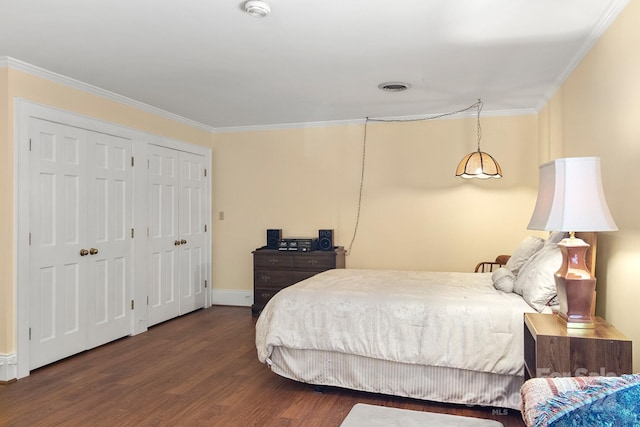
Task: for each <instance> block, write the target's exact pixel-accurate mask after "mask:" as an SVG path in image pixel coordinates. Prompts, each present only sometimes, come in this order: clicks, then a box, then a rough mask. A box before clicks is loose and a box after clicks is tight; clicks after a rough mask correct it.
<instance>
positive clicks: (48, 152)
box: [29, 118, 87, 369]
mask: <svg viewBox="0 0 640 427" xmlns="http://www.w3.org/2000/svg"><path fill="white" fill-rule="evenodd" d="M29 126H30V140H31V151H30V162H31V167H30V186H31V188H32V190H31V192H30V197H29V205H30V219H29V223H30V241H31V244H30V246H29V260H30V263H29V264H30V267H29V276H30V279H29V280H30V295H29V328H30V331H29V332H30V337H31V340H30V354H29V361H30V362H29V365H30V369H35V368H37V367H40V366H43V365H46V364H48V363H51V362H54V361H56V360H59V359H62V358H65V357H67V356H70V355H72V354H75V353H78V352H80V351H83V350H85V348H86V337H87V327H86V307H85V305H84V304H85V301H86V292H87V288H86V284H87V283H86V282H87V280H86V278H87V269H86V263H84V262H83V261H84V259H83V257H82V256H81V255H80V250H81V249H82V248H83V246H82V245H83V244H84V240H85V239H86V231H85V230H86V217H85V215H84V214H83V212H82V210H83V209H84V207H85V206H86V180H85V179H84V174H85V169H84V164H83V160H82V159H84V158H85V156H86V132H85V131H83V130H81V129H77V128H74V127H70V126H65V125H62V124H58V123H53V122H49V121H45V120H40V119H36V118H31V119H30V123H29Z"/></svg>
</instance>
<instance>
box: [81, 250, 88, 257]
mask: <svg viewBox="0 0 640 427" xmlns="http://www.w3.org/2000/svg"><path fill="white" fill-rule="evenodd" d="M87 255H89V251H88V250H86V249H80V256H87Z"/></svg>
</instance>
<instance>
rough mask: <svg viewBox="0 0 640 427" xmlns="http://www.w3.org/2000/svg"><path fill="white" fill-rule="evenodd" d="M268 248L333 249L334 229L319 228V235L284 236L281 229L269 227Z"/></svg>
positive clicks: (308, 250) (307, 250)
mask: <svg viewBox="0 0 640 427" xmlns="http://www.w3.org/2000/svg"><path fill="white" fill-rule="evenodd" d="M266 248H267V249H277V250H279V251H298V252H311V251H317V250H321V251H332V250H333V248H334V246H333V230H318V237H308V238H307V237H305V238H299V237H298V238H283V237H282V230H281V229H267V246H266Z"/></svg>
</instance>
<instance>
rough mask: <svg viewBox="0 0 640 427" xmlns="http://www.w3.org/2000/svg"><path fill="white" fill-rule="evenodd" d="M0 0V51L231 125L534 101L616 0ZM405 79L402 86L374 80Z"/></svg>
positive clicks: (523, 107)
mask: <svg viewBox="0 0 640 427" xmlns="http://www.w3.org/2000/svg"><path fill="white" fill-rule="evenodd" d="M266 1H267V2H268V3H269V5H270V6H271V14H270V15H269V16H268V17H265V18H254V17H252V16H250V15H248V14H247V13H245V12H244V9H243V4H244V2H243V1H242V0H206V1H205V0H182V1H179V0H134V1H132V0H108V1H105V0H100V1H98V0H56V1H51V0H0V57H5V56H6V57H10V58H13V59H15V60H18V61H20V62H25V63H27V64H30V65H33V66H35V67H39V68H42V69H44V70H47V71H49V72H52V73H57V74H60V75H63V76H66V77H69V78H71V79H75V80H78V81H80V82H84V83H87V84H90V85H93V86H96V87H98V88H101V89H104V90H107V91H110V92H113V93H114V94H117V95H121V96H124V97H127V98H130V99H132V100H134V101H137V102H140V103H144V104H148V105H150V106H152V107H155V108H159V109H162V110H164V111H167V112H169V113H172V114H175V115H178V116H180V117H183V118H186V119H189V120H190V121H195V122H198V123H201V124H203V125H205V126H206V127H208V128H214V129H215V130H219V129H222V130H224V129H227V130H231V129H236V128H245V127H269V126H283V125H289V124H300V123H313V122H334V121H354V120H362V119H364V118H365V117H377V118H382V117H385V118H390V117H420V116H428V115H432V114H440V113H444V112H448V111H453V110H457V109H461V108H464V107H466V106H468V105H471V104H473V103H474V102H475V101H476V99H478V98H481V99H482V100H483V102H484V109H483V112H484V113H492V112H493V113H494V114H498V113H500V114H504V113H527V112H529V113H531V112H535V111H538V110H539V109H540V108H541V107H543V106H544V105H545V103H546V102H547V100H548V99H549V98H550V97H551V96H552V95H553V93H554V92H555V90H556V89H557V88H558V87H559V85H561V84H562V82H563V81H564V79H565V78H566V77H567V76H568V75H569V73H570V72H571V71H572V70H573V68H574V67H575V66H576V65H577V63H578V62H579V61H580V60H581V59H582V57H583V56H584V55H585V54H586V52H587V51H588V50H589V48H590V47H591V46H592V45H593V44H594V43H595V41H596V40H597V38H598V37H600V35H601V34H602V33H603V32H604V30H605V29H606V28H607V26H608V25H609V24H610V23H611V22H612V21H613V19H615V17H616V16H617V15H618V14H619V13H620V11H621V10H622V8H623V7H624V6H625V5H626V3H627V0H394V1H392V0H323V1H309V0H306V1H305V0H266ZM389 81H394V82H395V81H399V82H404V83H407V84H408V85H410V88H409V90H407V91H404V92H397V93H392V92H385V91H382V90H380V89H378V87H377V86H378V84H380V83H382V82H389Z"/></svg>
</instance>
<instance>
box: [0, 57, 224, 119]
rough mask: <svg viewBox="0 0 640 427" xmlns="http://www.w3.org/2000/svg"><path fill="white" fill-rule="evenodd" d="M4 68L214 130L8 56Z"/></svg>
mask: <svg viewBox="0 0 640 427" xmlns="http://www.w3.org/2000/svg"><path fill="white" fill-rule="evenodd" d="M4 67H6V68H11V69H13V70H18V71H22V72H24V73H27V74H31V75H33V76H36V77H40V78H42V79H45V80H49V81H51V82H54V83H58V84H61V85H64V86H67V87H70V88H73V89H77V90H81V91H83V92H87V93H90V94H92V95H96V96H100V97H102V98H106V99H109V100H111V101H115V102H118V103H120V104H124V105H126V106H129V107H133V108H136V109H138V110H142V111H146V112H147V113H151V114H154V115H157V116H160V117H163V118H166V119H169V120H173V121H176V122H180V123H183V124H185V125H188V126H191V127H194V128H198V129H202V130H205V131H208V132H214V131H215V129H214V128H212V127H211V126H208V125H205V124H203V123H200V122H196V121H195V120H191V119H187V118H185V117H182V116H179V115H177V114H173V113H170V112H168V111H165V110H162V109H160V108H157V107H153V106H151V105H149V104H145V103H143V102H140V101H136V100H134V99H131V98H127V97H126V96H123V95H118V94H117V93H114V92H110V91H108V90H105V89H101V88H99V87H97V86H93V85H90V84H88V83H84V82H81V81H79V80H75V79H72V78H70V77H67V76H63V75H62V74H58V73H54V72H52V71H48V70H45V69H44V68H40V67H37V66H35V65H32V64H29V63H27V62H24V61H20V60H19V59H15V58H12V57H9V56H3V57H0V68H4Z"/></svg>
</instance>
